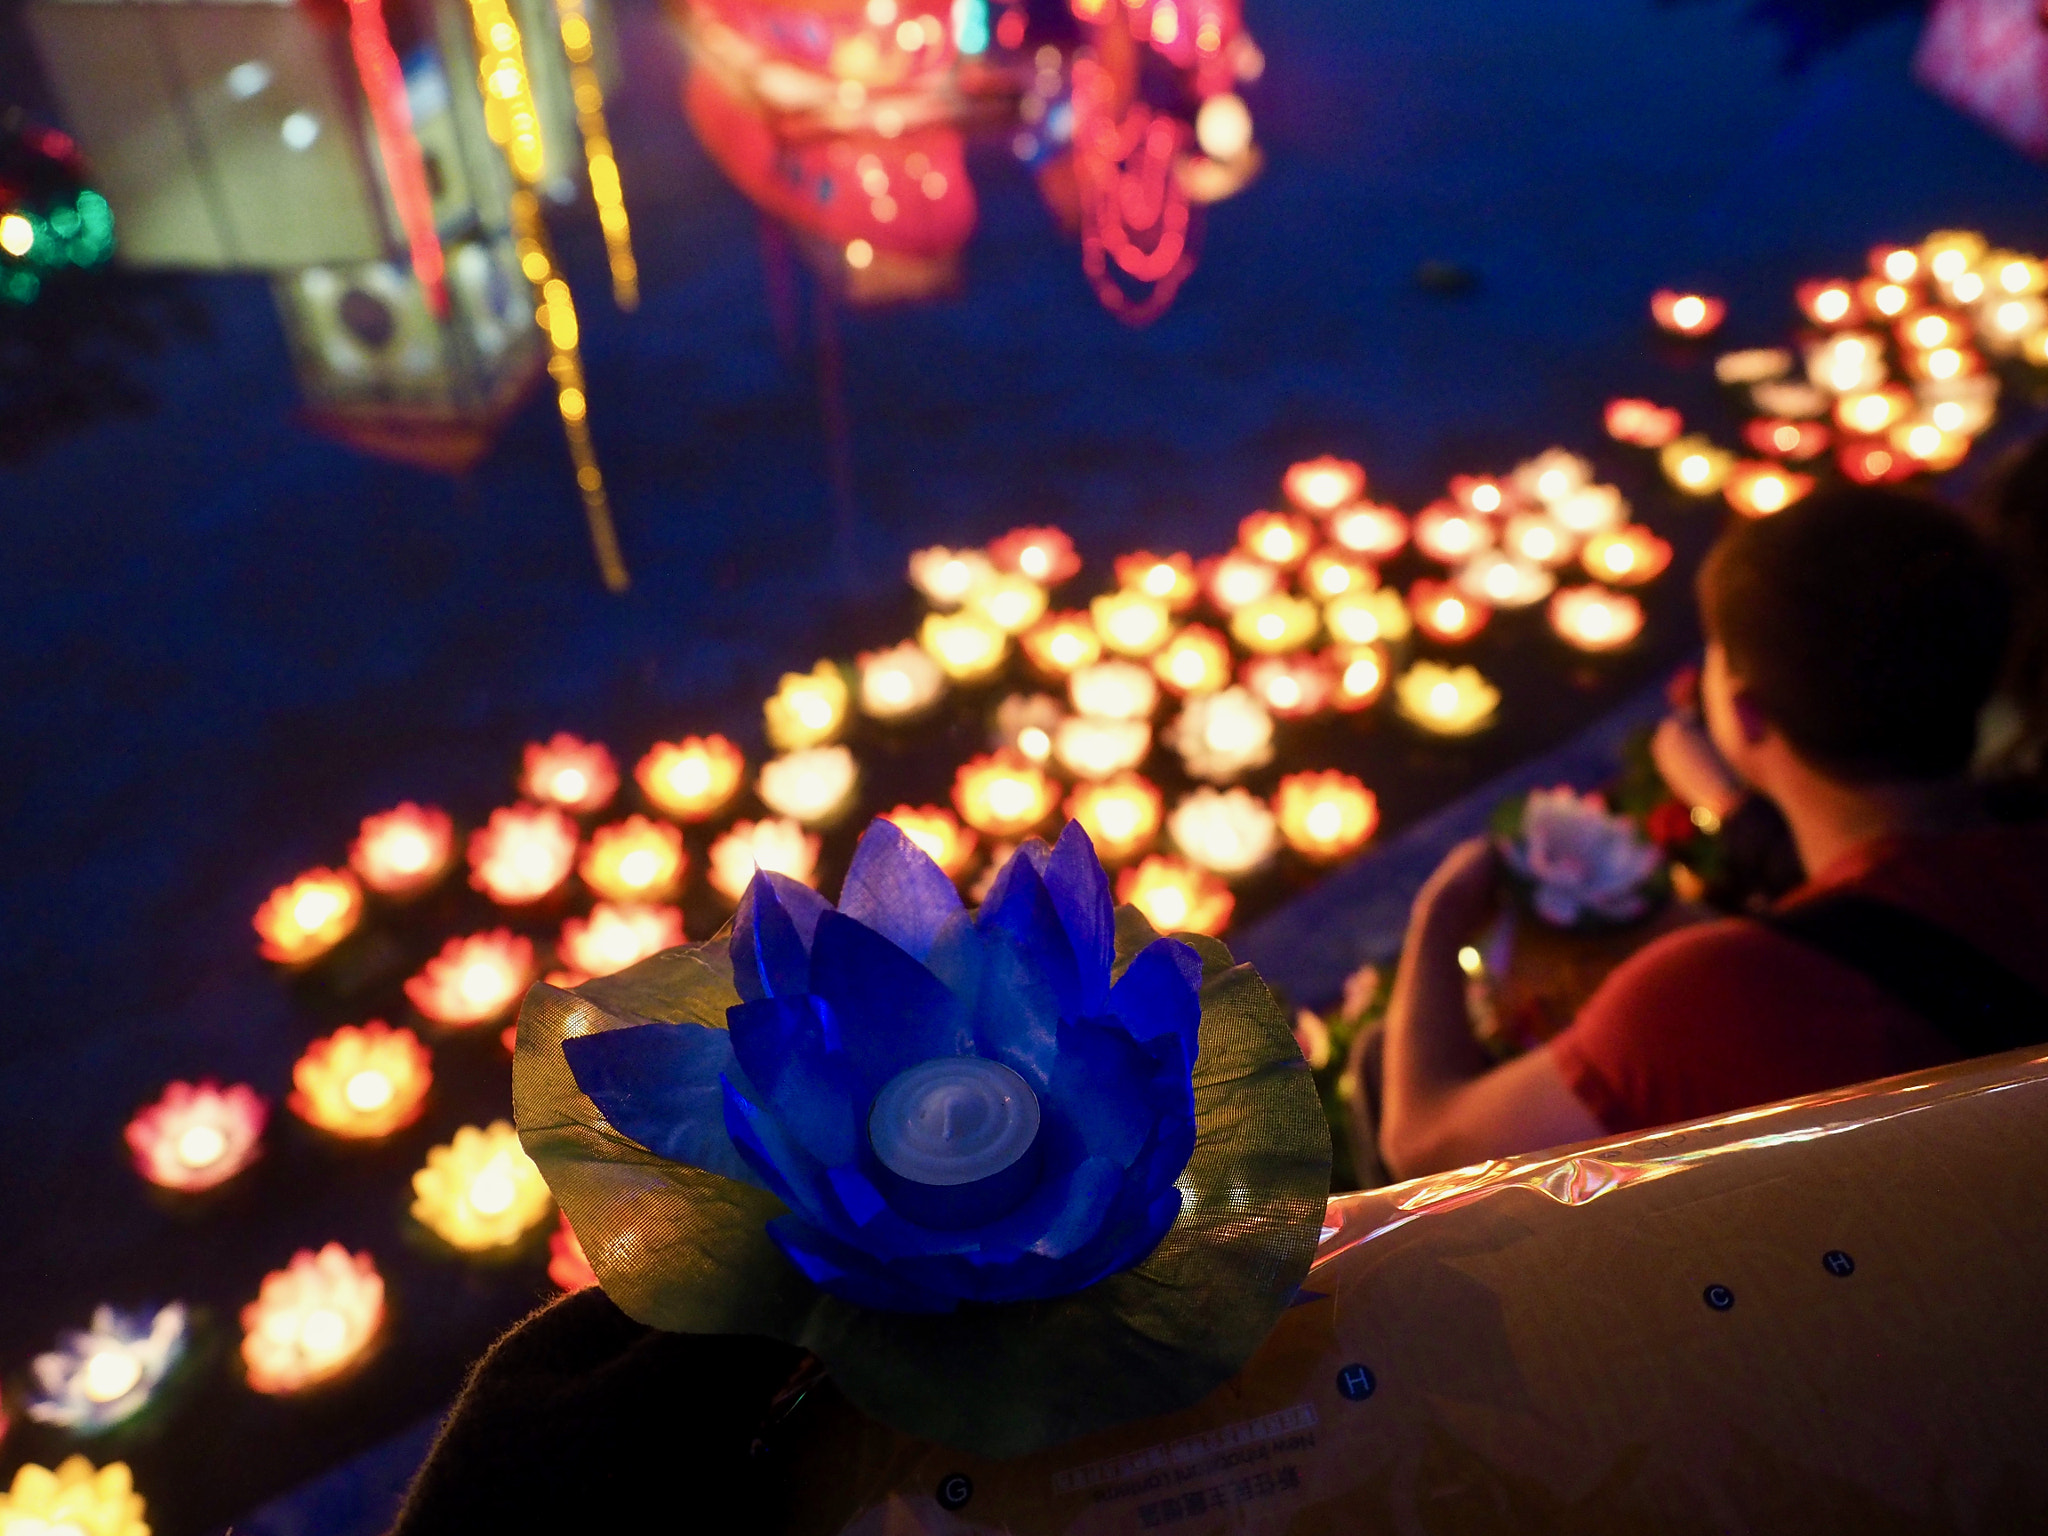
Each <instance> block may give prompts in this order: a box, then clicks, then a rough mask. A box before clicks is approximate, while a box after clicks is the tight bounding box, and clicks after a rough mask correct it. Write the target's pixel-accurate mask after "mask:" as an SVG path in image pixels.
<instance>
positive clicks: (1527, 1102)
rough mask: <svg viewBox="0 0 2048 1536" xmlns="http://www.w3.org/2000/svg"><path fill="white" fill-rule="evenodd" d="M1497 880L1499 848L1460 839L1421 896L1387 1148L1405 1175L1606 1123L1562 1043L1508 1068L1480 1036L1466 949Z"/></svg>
mask: <svg viewBox="0 0 2048 1536" xmlns="http://www.w3.org/2000/svg"><path fill="white" fill-rule="evenodd" d="M1497 878H1498V868H1497V865H1496V857H1495V854H1494V851H1493V847H1492V845H1491V844H1490V843H1488V842H1486V841H1485V840H1484V839H1475V840H1474V841H1472V842H1469V843H1464V844H1461V845H1460V846H1459V847H1457V848H1454V849H1453V850H1452V851H1451V854H1450V856H1449V857H1448V858H1446V859H1445V860H1444V862H1443V863H1442V865H1440V866H1439V867H1438V869H1437V871H1436V873H1435V874H1434V875H1432V876H1431V877H1430V879H1429V883H1428V884H1427V885H1425V886H1424V887H1423V888H1422V892H1421V894H1420V895H1418V896H1417V897H1416V898H1415V908H1414V912H1413V915H1412V917H1411V918H1410V920H1409V924H1408V939H1407V943H1406V945H1405V946H1404V947H1403V949H1402V953H1401V969H1400V974H1399V975H1398V977H1397V978H1396V979H1395V982H1394V993H1393V997H1392V998H1391V999H1390V1000H1389V1002H1388V1005H1387V1020H1386V1080H1385V1089H1384V1098H1383V1100H1382V1102H1381V1106H1380V1153H1381V1156H1382V1158H1383V1159H1384V1160H1385V1162H1386V1164H1387V1167H1388V1169H1389V1170H1390V1171H1391V1172H1393V1173H1394V1175H1395V1176H1396V1177H1398V1178H1415V1177H1418V1176H1420V1175H1422V1174H1427V1173H1438V1172H1441V1171H1442V1170H1444V1169H1446V1168H1458V1167H1462V1166H1464V1165H1465V1164H1467V1163H1474V1162H1480V1161H1483V1160H1485V1159H1487V1158H1490V1157H1506V1156H1510V1155H1512V1154H1515V1153H1519V1152H1530V1151H1535V1150H1537V1149H1539V1148H1542V1147H1554V1146H1562V1145H1564V1144H1566V1143H1569V1142H1575V1141H1591V1140H1593V1139H1594V1138H1596V1137H1598V1136H1599V1135H1601V1134H1602V1131H1603V1127H1602V1126H1601V1124H1600V1122H1599V1121H1598V1120H1597V1119H1596V1118H1595V1117H1594V1115H1593V1112H1592V1111H1591V1110H1590V1109H1588V1108H1587V1107H1586V1106H1585V1105H1584V1104H1582V1103H1581V1102H1580V1101H1579V1099H1578V1097H1577V1096H1576V1095H1575V1094H1574V1093H1573V1092H1572V1090H1571V1088H1570V1086H1569V1085H1568V1084H1567V1083H1566V1082H1565V1080H1564V1077H1563V1075H1562V1074H1561V1073H1560V1072H1559V1071H1558V1068H1557V1066H1556V1064H1555V1062H1554V1061H1553V1060H1552V1059H1551V1053H1550V1052H1548V1051H1531V1052H1529V1053H1528V1054H1527V1055H1525V1056H1522V1057H1519V1058H1517V1059H1516V1060H1514V1061H1511V1062H1508V1063H1506V1064H1505V1065H1502V1066H1498V1067H1496V1066H1494V1065H1493V1063H1492V1062H1491V1060H1490V1059H1489V1058H1488V1056H1487V1054H1486V1052H1485V1051H1484V1050H1483V1049H1481V1047H1480V1045H1479V1042H1478V1041H1477V1040H1476V1039H1474V1038H1473V1034H1472V1024H1471V1020H1470V1018H1469V1016H1468V1015H1467V1013H1466V1010H1465V978H1464V971H1463V968H1462V967H1460V965H1459V964H1458V951H1459V950H1460V949H1461V948H1463V947H1464V946H1465V945H1467V944H1469V943H1471V942H1472V938H1473V936H1474V935H1475V934H1476V933H1477V932H1478V931H1479V928H1480V926H1481V924H1482V923H1483V922H1484V921H1485V919H1486V916H1487V914H1488V912H1489V911H1490V910H1491V908H1492V906H1493V902H1494V894H1495V882H1496V880H1497Z"/></svg>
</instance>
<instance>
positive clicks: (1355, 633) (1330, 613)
mask: <svg viewBox="0 0 2048 1536" xmlns="http://www.w3.org/2000/svg"><path fill="white" fill-rule="evenodd" d="M1323 622H1324V623H1325V624H1327V625H1328V626H1329V629H1330V637H1331V638H1332V639H1334V640H1341V641H1342V642H1343V643H1344V644H1346V645H1372V644H1375V643H1377V642H1380V641H1385V642H1386V643H1387V644H1389V645H1394V644H1398V643H1399V642H1401V641H1403V640H1405V639H1407V638H1408V635H1409V632H1410V631H1411V630H1412V629H1413V628H1414V626H1415V621H1414V620H1413V619H1411V618H1409V617H1408V602H1407V599H1405V598H1404V597H1402V596H1401V594H1400V593H1399V592H1396V591H1395V590H1394V589H1393V588H1392V587H1383V588H1381V589H1380V590H1379V591H1377V592H1353V593H1349V594H1347V595H1345V596H1343V597H1340V598H1337V599H1336V600H1334V601H1333V602H1331V603H1329V604H1327V605H1326V606H1325V607H1324V609H1323Z"/></svg>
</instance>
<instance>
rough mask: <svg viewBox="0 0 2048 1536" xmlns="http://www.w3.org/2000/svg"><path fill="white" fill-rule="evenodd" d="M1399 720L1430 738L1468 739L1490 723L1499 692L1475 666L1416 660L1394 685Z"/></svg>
mask: <svg viewBox="0 0 2048 1536" xmlns="http://www.w3.org/2000/svg"><path fill="white" fill-rule="evenodd" d="M1394 698H1395V700H1396V702H1397V703H1398V704H1399V705H1400V709H1401V715H1402V718H1404V719H1406V720H1408V721H1410V722H1411V723H1413V724H1415V725H1418V726H1420V727H1421V728H1422V729H1423V730H1425V731H1428V732H1429V733H1430V734H1431V735H1433V736H1470V735H1472V734H1473V733H1475V732H1477V731H1482V730H1484V729H1485V728H1486V727H1487V726H1489V725H1491V724H1492V723H1493V717H1494V715H1495V714H1496V713H1497V712H1498V711H1499V709H1500V690H1499V689H1498V688H1496V687H1494V686H1493V684H1491V683H1490V682H1488V681H1487V680H1486V679H1485V678H1484V677H1482V676H1481V675H1480V674H1479V670H1478V669H1477V668H1476V667H1457V668H1452V667H1445V666H1439V665H1438V664H1437V663H1436V662H1433V661H1418V662H1416V663H1415V665H1414V666H1412V667H1410V668H1409V669H1408V670H1407V671H1406V672H1403V673H1402V674H1401V677H1400V680H1399V681H1397V682H1396V683H1395V684H1394Z"/></svg>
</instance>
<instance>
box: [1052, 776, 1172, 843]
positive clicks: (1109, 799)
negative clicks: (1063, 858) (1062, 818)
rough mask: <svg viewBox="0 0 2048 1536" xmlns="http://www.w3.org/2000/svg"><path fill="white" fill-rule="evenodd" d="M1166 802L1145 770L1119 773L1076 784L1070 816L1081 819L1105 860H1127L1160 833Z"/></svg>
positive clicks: (1068, 802) (1071, 799)
mask: <svg viewBox="0 0 2048 1536" xmlns="http://www.w3.org/2000/svg"><path fill="white" fill-rule="evenodd" d="M1165 810H1166V803H1165V801H1164V800H1163V799H1162V798H1161V797H1160V794H1159V789H1158V786H1157V785H1155V784H1153V783H1152V781H1151V780H1150V779H1147V778H1145V777H1144V776H1143V775H1142V774H1136V773H1120V774H1118V775H1117V776H1116V777H1115V778H1111V779H1105V780H1103V781H1102V782H1101V783H1099V784H1081V785H1077V786H1076V787H1075V789H1074V792H1073V793H1072V794H1071V795H1069V796H1067V817H1068V819H1069V820H1072V821H1078V822H1079V823H1080V824H1081V830H1082V831H1084V832H1086V833H1087V834H1088V839H1089V841H1090V842H1092V843H1094V844H1095V852H1096V855H1097V857H1099V858H1100V859H1101V860H1102V862H1103V863H1105V864H1110V865H1115V864H1127V863H1129V862H1130V861H1131V860H1132V859H1135V858H1136V857H1137V856H1138V855H1139V854H1141V853H1143V852H1145V850H1146V849H1148V848H1150V847H1151V846H1152V844H1153V843H1154V842H1156V841H1157V840H1158V837H1159V825H1160V821H1161V818H1162V817H1163V816H1164V814H1165Z"/></svg>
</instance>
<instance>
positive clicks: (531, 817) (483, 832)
mask: <svg viewBox="0 0 2048 1536" xmlns="http://www.w3.org/2000/svg"><path fill="white" fill-rule="evenodd" d="M581 838H582V835H581V834H580V833H579V832H578V831H577V830H576V823H575V822H573V821H571V820H570V819H569V817H568V815H567V814H566V813H565V812H563V811H561V810H558V809H557V808H556V807H554V806H552V805H512V806H504V807H501V808H500V809H498V810H495V811H493V812H491V819H490V820H489V821H488V822H486V823H485V824H484V825H483V826H481V827H479V828H478V829H477V830H476V831H474V832H472V833H470V835H469V883H470V884H471V885H473V886H475V887H476V888H477V889H478V890H480V891H482V892H483V893H484V894H485V895H486V896H488V897H490V898H491V900H492V901H494V902H496V903H497V904H498V905H499V906H501V907H523V906H529V905H531V904H532V903H534V902H536V901H540V900H542V899H543V898H545V897H548V896H551V895H553V894H554V893H555V892H556V891H557V890H559V889H561V885H562V882H563V881H564V880H567V879H568V878H569V872H570V871H571V870H573V869H574V868H575V867H576V845H577V843H578V842H580V841H581Z"/></svg>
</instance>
